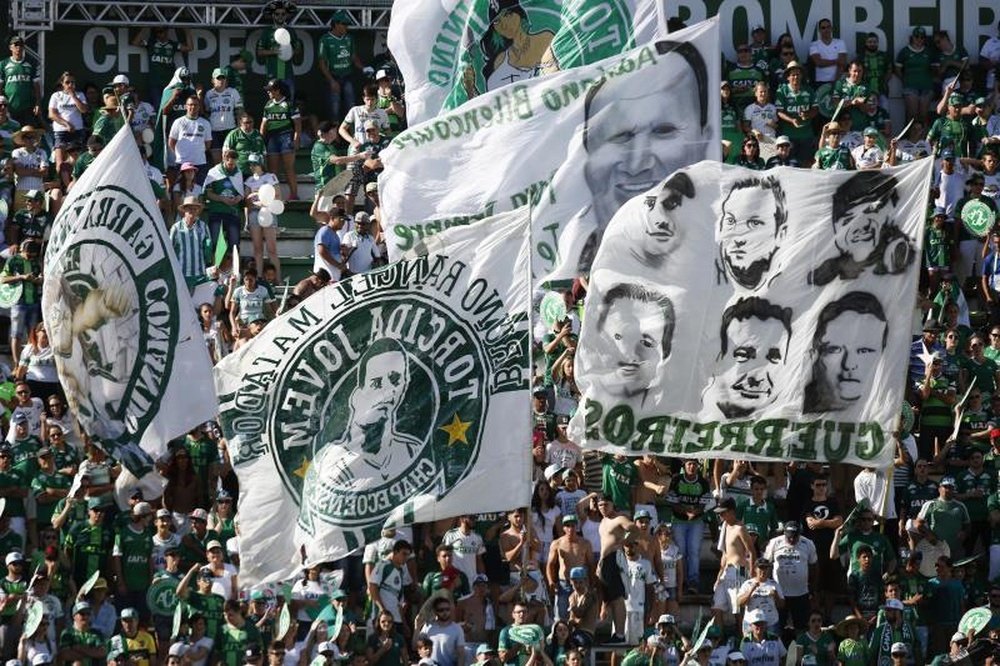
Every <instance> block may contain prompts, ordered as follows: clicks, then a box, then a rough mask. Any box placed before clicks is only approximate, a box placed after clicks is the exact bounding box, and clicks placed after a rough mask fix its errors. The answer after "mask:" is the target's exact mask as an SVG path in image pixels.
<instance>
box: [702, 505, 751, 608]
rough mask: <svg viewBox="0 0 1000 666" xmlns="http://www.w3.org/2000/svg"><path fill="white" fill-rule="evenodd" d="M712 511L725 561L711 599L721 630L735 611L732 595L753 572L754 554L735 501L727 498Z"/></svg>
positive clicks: (721, 563)
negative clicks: (749, 572)
mask: <svg viewBox="0 0 1000 666" xmlns="http://www.w3.org/2000/svg"><path fill="white" fill-rule="evenodd" d="M712 510H713V511H715V513H717V514H718V515H719V519H720V520H721V521H722V526H721V530H722V542H723V549H722V561H721V562H720V564H719V575H718V576H717V577H716V579H715V593H714V596H713V598H712V616H713V617H714V618H715V625H716V626H717V627H721V626H723V622H724V619H725V615H726V614H727V613H728V614H730V615H732V614H733V613H735V611H736V609H735V608H734V607H733V603H732V600H731V599H730V592H729V591H730V590H738V589H739V587H740V585H741V584H742V583H743V581H744V580H746V577H747V572H748V571H750V569H752V568H753V561H754V550H753V543H752V542H751V541H750V534H749V533H748V532H747V530H746V528H745V527H744V526H743V523H741V522H740V521H739V519H737V518H736V500H734V499H733V498H732V497H726V498H724V499H723V500H721V501H720V502H719V504H718V505H717V506H716V507H715V508H714V509H712Z"/></svg>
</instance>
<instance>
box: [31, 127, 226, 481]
mask: <svg viewBox="0 0 1000 666" xmlns="http://www.w3.org/2000/svg"><path fill="white" fill-rule="evenodd" d="M145 174H146V170H145V165H144V164H143V162H142V159H141V158H140V156H139V151H138V148H137V146H136V143H135V139H134V138H133V137H132V133H131V132H130V131H129V130H128V129H127V128H125V129H123V130H121V131H119V132H118V134H117V135H116V136H115V138H114V139H112V141H111V142H110V143H109V144H108V146H107V147H106V148H105V149H104V150H103V151H101V154H100V155H99V156H98V157H97V159H96V160H95V161H94V163H93V165H91V168H89V169H87V172H86V173H85V174H84V175H83V177H82V178H81V179H80V180H79V181H78V182H77V183H76V185H74V187H73V189H72V190H71V191H70V193H69V196H68V197H67V198H66V201H65V202H64V203H63V205H62V208H61V209H60V211H59V215H58V216H57V217H56V220H55V222H54V224H53V228H52V236H51V238H50V240H49V245H48V249H47V250H46V253H45V272H44V283H43V286H42V311H43V316H44V319H45V323H46V325H47V327H48V331H49V339H50V340H51V344H52V348H53V351H54V352H55V361H56V369H57V370H58V372H59V381H60V382H61V383H62V386H63V388H64V389H65V391H66V400H67V402H68V403H69V406H70V408H71V409H72V410H73V414H74V415H75V416H76V418H77V419H79V421H80V424H81V425H82V426H83V430H84V431H85V432H87V433H89V434H91V435H92V436H94V437H97V438H99V440H100V443H101V445H102V446H103V447H104V448H105V449H106V450H107V451H108V453H109V454H111V455H112V456H114V457H115V458H116V459H118V460H120V461H121V462H122V464H123V465H124V466H125V467H127V468H128V469H130V470H132V471H133V472H135V475H136V476H137V477H141V476H142V475H143V473H144V472H145V471H147V470H148V469H149V462H150V461H149V457H150V456H152V457H153V458H155V457H156V456H157V455H159V454H161V453H162V452H164V451H165V450H166V443H167V441H168V440H170V439H171V438H173V437H176V436H177V435H180V434H182V433H186V432H187V431H189V430H190V429H191V428H193V427H195V426H196V425H198V424H200V423H204V422H205V421H208V420H210V419H213V418H215V415H216V413H217V411H218V403H217V401H216V399H215V392H214V391H213V390H212V372H211V362H210V360H209V358H208V353H207V351H206V349H205V343H204V340H203V338H202V335H201V332H200V330H199V328H198V323H197V320H196V315H195V309H194V306H193V305H192V303H191V297H190V295H189V294H188V290H187V287H186V285H185V283H184V278H183V277H182V276H181V272H180V268H179V266H178V263H177V258H176V256H175V255H174V250H173V248H172V246H171V244H170V240H169V238H168V237H167V233H166V227H165V226H164V224H163V218H162V217H161V215H160V211H159V209H158V208H157V204H156V199H155V197H154V196H153V191H152V188H151V187H150V184H149V179H148V178H146V175H145Z"/></svg>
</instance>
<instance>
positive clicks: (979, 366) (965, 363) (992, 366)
mask: <svg viewBox="0 0 1000 666" xmlns="http://www.w3.org/2000/svg"><path fill="white" fill-rule="evenodd" d="M962 367H964V368H965V370H966V372H968V373H969V374H970V375H971V376H972V377H975V378H976V387H977V388H978V389H979V390H980V391H982V392H983V393H994V392H995V391H996V388H997V386H996V375H997V370H998V368H997V364H996V362H995V361H992V360H990V359H988V358H985V357H984V358H983V361H982V362H981V363H980V362H977V361H975V360H973V359H972V358H969V357H965V358H963V359H962Z"/></svg>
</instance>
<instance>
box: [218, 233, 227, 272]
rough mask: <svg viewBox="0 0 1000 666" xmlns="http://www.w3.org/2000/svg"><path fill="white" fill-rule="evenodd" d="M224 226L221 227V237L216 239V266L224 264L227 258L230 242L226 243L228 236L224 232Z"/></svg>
mask: <svg viewBox="0 0 1000 666" xmlns="http://www.w3.org/2000/svg"><path fill="white" fill-rule="evenodd" d="M223 231H224V230H223V228H222V227H219V237H218V238H217V239H215V266H216V267H218V266H220V265H221V264H222V260H223V259H225V258H226V250H228V249H229V244H228V243H226V236H225V234H223Z"/></svg>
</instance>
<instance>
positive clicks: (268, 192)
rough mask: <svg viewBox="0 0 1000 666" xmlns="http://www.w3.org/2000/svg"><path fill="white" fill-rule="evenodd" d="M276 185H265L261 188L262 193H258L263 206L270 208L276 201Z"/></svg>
mask: <svg viewBox="0 0 1000 666" xmlns="http://www.w3.org/2000/svg"><path fill="white" fill-rule="evenodd" d="M274 195H275V191H274V185H272V184H271V183H264V184H263V185H261V186H260V191H258V192H257V198H258V199H260V203H261V205H262V206H270V205H271V202H272V201H274Z"/></svg>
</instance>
